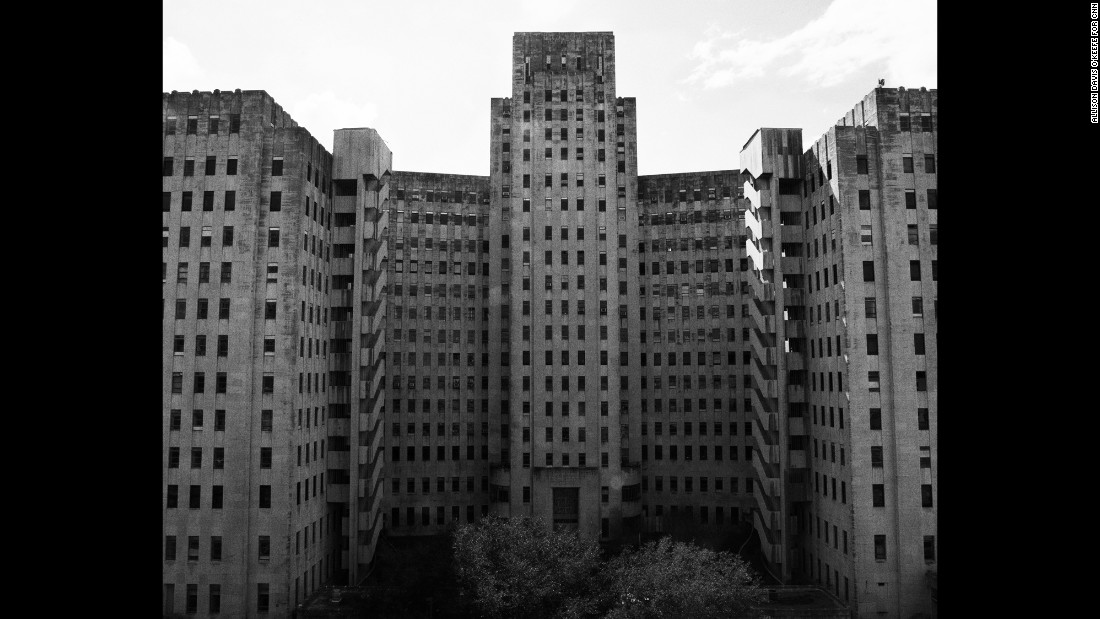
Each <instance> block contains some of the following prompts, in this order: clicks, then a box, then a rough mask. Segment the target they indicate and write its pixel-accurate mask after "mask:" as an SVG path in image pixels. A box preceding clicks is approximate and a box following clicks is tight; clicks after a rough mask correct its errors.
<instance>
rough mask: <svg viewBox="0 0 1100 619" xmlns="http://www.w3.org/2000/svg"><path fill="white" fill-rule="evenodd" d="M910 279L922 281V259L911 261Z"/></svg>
mask: <svg viewBox="0 0 1100 619" xmlns="http://www.w3.org/2000/svg"><path fill="white" fill-rule="evenodd" d="M909 279H910V280H911V281H914V282H919V281H920V260H910V261H909Z"/></svg>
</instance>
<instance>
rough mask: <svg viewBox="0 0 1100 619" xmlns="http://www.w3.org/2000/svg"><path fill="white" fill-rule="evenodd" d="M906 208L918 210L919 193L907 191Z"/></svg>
mask: <svg viewBox="0 0 1100 619" xmlns="http://www.w3.org/2000/svg"><path fill="white" fill-rule="evenodd" d="M905 208H907V209H915V208H917V192H916V191H914V190H912V189H906V190H905Z"/></svg>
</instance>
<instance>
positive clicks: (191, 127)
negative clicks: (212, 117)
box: [187, 116, 199, 135]
mask: <svg viewBox="0 0 1100 619" xmlns="http://www.w3.org/2000/svg"><path fill="white" fill-rule="evenodd" d="M198 132H199V117H198V116H188V117H187V135H195V134H197V133H198Z"/></svg>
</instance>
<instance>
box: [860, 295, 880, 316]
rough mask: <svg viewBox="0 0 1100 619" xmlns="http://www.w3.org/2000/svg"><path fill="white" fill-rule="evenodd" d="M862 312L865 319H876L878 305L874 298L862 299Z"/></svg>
mask: <svg viewBox="0 0 1100 619" xmlns="http://www.w3.org/2000/svg"><path fill="white" fill-rule="evenodd" d="M863 312H864V314H865V316H866V317H867V318H876V317H877V316H878V303H877V301H876V299H875V297H866V298H864V299H863Z"/></svg>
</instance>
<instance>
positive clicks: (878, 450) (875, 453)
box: [871, 445, 882, 469]
mask: <svg viewBox="0 0 1100 619" xmlns="http://www.w3.org/2000/svg"><path fill="white" fill-rule="evenodd" d="M871 466H872V467H874V468H879V469H880V468H882V446H881V445H876V446H873V447H871Z"/></svg>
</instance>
